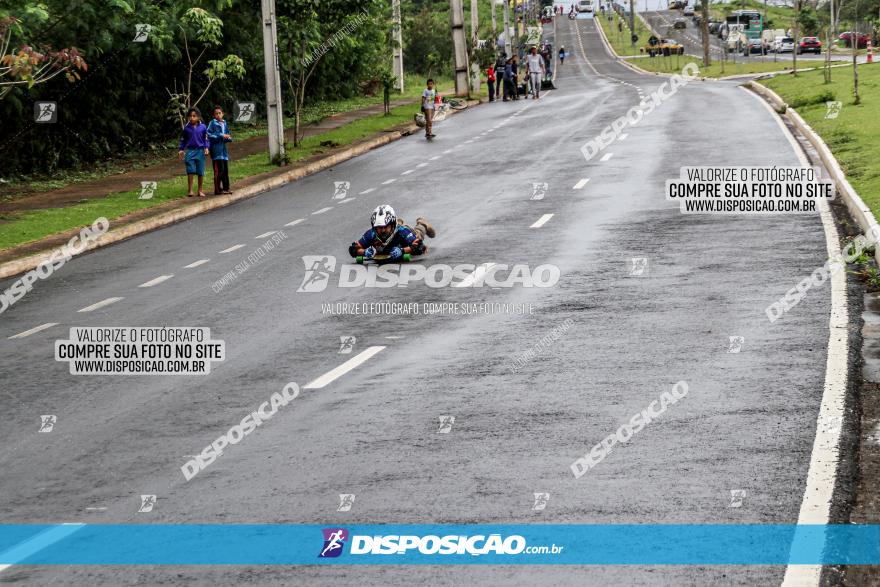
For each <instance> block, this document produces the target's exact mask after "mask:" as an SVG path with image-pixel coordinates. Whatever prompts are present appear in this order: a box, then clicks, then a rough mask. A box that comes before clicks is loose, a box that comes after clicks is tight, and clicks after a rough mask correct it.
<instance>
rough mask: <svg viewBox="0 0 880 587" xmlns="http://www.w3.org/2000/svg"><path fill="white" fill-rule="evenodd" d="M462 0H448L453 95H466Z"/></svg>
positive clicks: (466, 63)
mask: <svg viewBox="0 0 880 587" xmlns="http://www.w3.org/2000/svg"><path fill="white" fill-rule="evenodd" d="M461 3H462V0H449V6H450V11H449V17H450V19H451V20H452V48H453V56H454V59H455V95H456V96H467V95H468V93H469V92H468V58H467V41H466V40H465V36H464V8H462V5H461Z"/></svg>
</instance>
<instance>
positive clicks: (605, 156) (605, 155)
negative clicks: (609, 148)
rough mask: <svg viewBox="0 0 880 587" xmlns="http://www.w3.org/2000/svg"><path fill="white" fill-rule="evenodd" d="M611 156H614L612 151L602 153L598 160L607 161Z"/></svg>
mask: <svg viewBox="0 0 880 587" xmlns="http://www.w3.org/2000/svg"><path fill="white" fill-rule="evenodd" d="M612 157H614V153H605V154H604V155H602V158H601V159H600V161H608V160H609V159H611V158H612Z"/></svg>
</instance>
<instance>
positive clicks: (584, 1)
mask: <svg viewBox="0 0 880 587" xmlns="http://www.w3.org/2000/svg"><path fill="white" fill-rule="evenodd" d="M577 11H578V12H593V0H580V1H579V2H578V3H577Z"/></svg>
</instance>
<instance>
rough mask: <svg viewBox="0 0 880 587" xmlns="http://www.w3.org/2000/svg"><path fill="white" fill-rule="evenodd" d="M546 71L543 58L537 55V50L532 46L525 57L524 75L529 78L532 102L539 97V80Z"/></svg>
mask: <svg viewBox="0 0 880 587" xmlns="http://www.w3.org/2000/svg"><path fill="white" fill-rule="evenodd" d="M546 72H547V69H546V68H545V67H544V57H543V56H541V55H538V48H537V47H535V46H534V45H533V46H532V48H531V50H530V51H529V54H528V56H526V73H527V74H528V76H529V85H530V86H531V89H532V100H537V99H538V98H540V97H541V80H542V79H543V78H544V75H545V74H546Z"/></svg>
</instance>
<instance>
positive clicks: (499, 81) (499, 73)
mask: <svg viewBox="0 0 880 587" xmlns="http://www.w3.org/2000/svg"><path fill="white" fill-rule="evenodd" d="M552 57H553V47H552V46H551V45H550V43H543V44H542V45H541V52H540V53H538V48H537V47H536V46H534V45H533V46H532V47H531V48H530V49H529V52H528V53H527V54H526V55H525V58H524V63H525V68H526V71H525V73H526V76H527V80H528V86H527V88H526V89H525V90H523V91H522V92H521V91H520V88H521V86H520V83H519V57H518V56H517V55H513V56H512V57H509V58H508V57H505V55H504V54H503V53H501V54H499V55H498V58H497V59H496V60H495V63H494V64H492V65H490V66H489V68H488V69H487V70H486V77H487V78H488V79H487V81H488V85H489V101H490V102H494V101H495V99H496V98H501V100H502V101H503V102H508V101H510V100H518V99H519V96H520V93H525V92H526V91H528V92H529V93H531V94H532V98H533V99H538V98H539V97H540V94H541V84H542V83H543V81H544V80H545V79H546V78H548V77H549V76H551V75H552V74H553V66H552ZM559 57H560V60H564V59H565V49H564V48H560V50H559Z"/></svg>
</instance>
